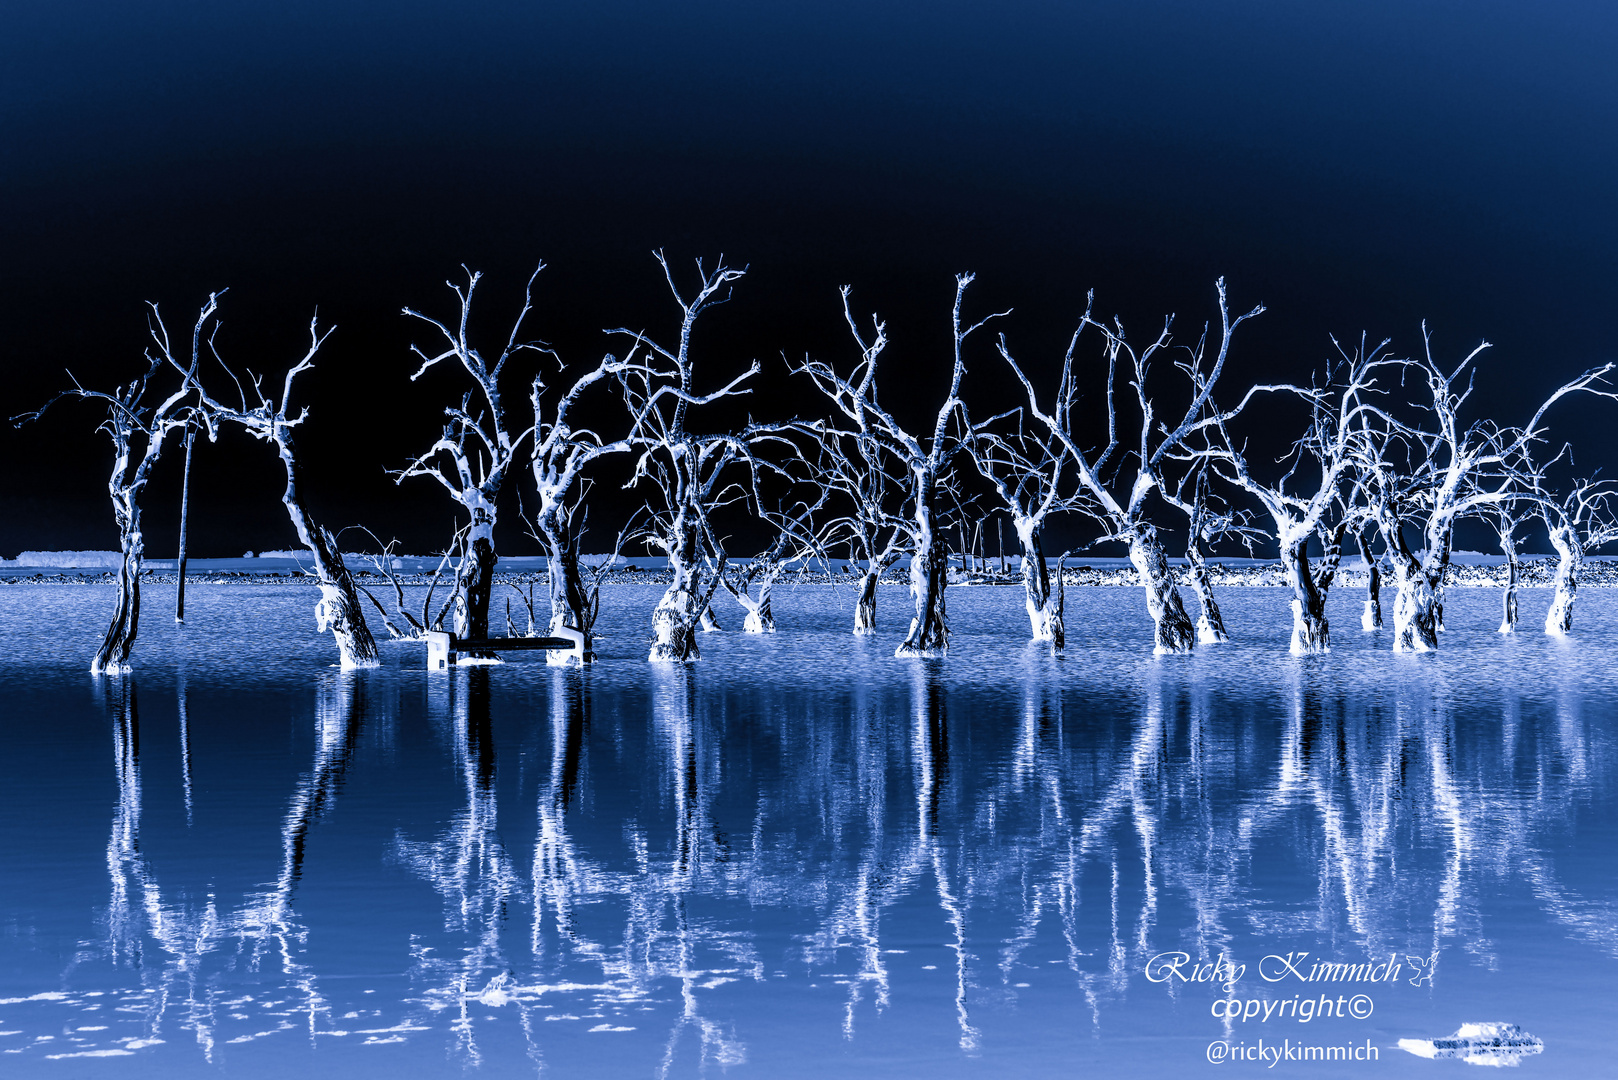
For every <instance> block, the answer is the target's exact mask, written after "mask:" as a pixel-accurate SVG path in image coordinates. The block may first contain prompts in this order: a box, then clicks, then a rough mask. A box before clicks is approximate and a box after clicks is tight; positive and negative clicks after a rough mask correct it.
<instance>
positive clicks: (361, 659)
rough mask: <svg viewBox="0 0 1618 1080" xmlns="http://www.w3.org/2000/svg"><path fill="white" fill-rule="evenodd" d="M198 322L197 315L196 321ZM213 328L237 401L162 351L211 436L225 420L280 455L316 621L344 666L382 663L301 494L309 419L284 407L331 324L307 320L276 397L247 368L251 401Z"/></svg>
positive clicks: (343, 571)
mask: <svg viewBox="0 0 1618 1080" xmlns="http://www.w3.org/2000/svg"><path fill="white" fill-rule="evenodd" d="M215 306H216V305H215V297H210V298H209V301H208V306H207V307H206V308H204V309H203V310H204V312H205V314H207V315H208V316H209V317H210V318H214V317H215V312H214V308H215ZM201 321H202V320H199V325H200V323H201ZM218 328H219V324H218V322H217V321H215V322H214V324H213V332H212V333H210V334H209V336H208V348H209V351H210V352H211V353H212V354H213V357H214V359H215V360H216V361H218V363H219V365H220V366H221V367H222V368H224V371H225V374H226V375H227V376H228V377H229V378H230V380H231V382H233V383H234V384H235V386H236V391H237V395H238V401H237V404H235V405H226V404H224V403H223V402H221V401H220V400H219V399H218V398H216V397H214V396H213V395H212V394H210V393H209V392H208V390H207V388H206V386H205V385H204V383H203V382H202V380H201V377H200V374H199V372H198V370H197V368H198V365H196V364H195V363H193V364H192V366H191V368H190V370H189V371H188V370H187V369H186V367H185V366H183V365H182V364H181V363H180V362H179V361H178V360H177V359H175V357H174V356H173V354H172V353H169V352H167V350H165V352H164V355H165V356H166V357H167V359H168V361H169V363H170V364H171V365H173V366H174V367H176V368H178V369H179V370H180V371H181V372H182V373H183V374H185V376H186V381H187V384H188V385H189V386H192V387H195V388H196V391H197V394H198V397H199V398H200V399H201V402H202V418H203V420H204V421H205V422H206V424H207V428H208V435H209V438H210V439H213V438H215V437H216V436H217V433H218V423H219V421H221V420H225V421H229V422H231V423H234V424H237V425H239V426H241V427H242V428H243V429H244V430H246V432H247V433H248V434H249V435H251V436H252V437H253V438H255V439H260V440H262V441H264V442H267V443H270V444H271V445H273V446H274V447H275V451H276V455H277V456H278V457H279V458H280V459H281V465H282V468H283V469H284V471H285V473H286V486H285V487H284V488H283V489H282V491H281V505H282V506H284V507H285V508H286V512H287V517H288V518H289V519H290V520H291V522H292V527H293V529H294V530H295V531H296V532H297V534H298V541H299V543H301V544H302V545H303V546H304V547H305V548H306V549H307V550H308V552H309V555H310V557H311V559H312V561H313V563H314V576H315V579H316V580H317V581H318V582H319V584H320V601H319V602H318V603H316V604H315V625H316V626H317V627H319V628H320V629H321V630H323V631H324V630H330V631H331V634H332V637H333V638H334V639H335V640H336V642H337V651H338V654H339V657H340V659H341V662H342V666H343V667H344V668H345V669H346V668H359V667H376V666H377V665H378V664H379V663H380V662H381V661H380V659H379V655H378V653H377V648H376V639H375V638H373V637H372V636H371V628H370V627H368V626H366V625H365V612H364V611H363V610H362V608H361V606H360V599H359V592H358V590H357V589H356V588H355V587H354V578H353V575H352V574H350V573H349V570H348V566H347V565H346V564H345V563H344V562H343V555H342V551H341V550H340V549H339V548H338V546H337V538H336V537H335V536H333V535H332V533H331V531H330V530H329V529H327V528H326V527H325V526H324V525H321V524H318V523H317V522H316V521H315V520H314V517H313V516H312V515H311V514H310V513H309V507H308V505H307V503H306V502H305V499H304V493H303V487H302V484H301V479H302V474H303V469H302V464H301V462H300V461H299V459H298V452H297V446H296V443H295V441H294V433H295V431H296V430H297V428H298V427H300V426H301V425H302V424H303V422H304V421H305V420H307V419H308V418H309V407H308V406H307V405H305V406H303V407H301V408H300V409H299V410H298V411H297V412H296V413H295V414H289V413H288V411H287V410H288V408H289V406H290V405H291V402H292V388H293V384H294V383H295V382H296V381H297V378H298V376H299V375H301V374H303V373H304V372H305V371H308V370H310V369H312V368H313V367H314V366H315V354H316V353H318V352H319V351H320V347H321V346H322V345H324V344H325V343H326V339H327V338H328V337H330V336H331V333H332V330H333V329H335V327H327V328H326V329H325V330H321V329H320V326H319V322H318V320H317V319H310V320H309V346H308V348H307V349H306V350H305V352H304V354H303V357H302V358H301V359H299V360H298V362H297V363H295V364H293V365H292V367H290V368H288V369H287V373H286V375H285V376H284V377H283V379H282V383H281V396H280V398H279V400H278V399H276V398H275V397H274V396H269V397H266V396H265V394H264V387H263V377H262V376H259V375H255V374H253V373H252V372H248V373H247V374H248V383H249V385H251V386H252V388H253V394H252V400H251V401H249V399H248V394H247V390H246V388H245V387H244V386H243V385H242V381H241V380H240V379H238V378H237V377H236V375H235V373H234V372H233V371H232V370H231V369H230V366H229V365H228V364H226V363H225V361H224V358H223V357H221V356H220V355H219V351H218V349H217V348H216V347H215V344H214V338H215V335H216V334H217V332H218ZM199 336H200V331H199Z"/></svg>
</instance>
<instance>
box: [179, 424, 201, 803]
mask: <svg viewBox="0 0 1618 1080" xmlns="http://www.w3.org/2000/svg"><path fill="white" fill-rule="evenodd" d="M196 441H197V429H196V425H194V424H187V425H186V428H185V470H184V473H183V474H182V476H181V479H180V557H179V559H178V560H177V561H176V563H175V566H176V568H177V569H178V570H179V585H178V586H177V587H176V589H175V593H174V621H175V622H177V623H183V622H185V521H186V517H187V514H188V511H189V510H190V508H191V507H190V502H191V446H192V444H194V443H195V442H196ZM187 810H188V811H189V804H188V805H187Z"/></svg>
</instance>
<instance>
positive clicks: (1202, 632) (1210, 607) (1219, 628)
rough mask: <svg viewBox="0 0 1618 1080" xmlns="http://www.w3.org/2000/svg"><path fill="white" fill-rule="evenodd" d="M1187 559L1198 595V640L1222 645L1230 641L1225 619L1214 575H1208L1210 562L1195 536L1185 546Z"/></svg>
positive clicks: (1193, 585)
mask: <svg viewBox="0 0 1618 1080" xmlns="http://www.w3.org/2000/svg"><path fill="white" fill-rule="evenodd" d="M1185 558H1186V561H1187V562H1188V563H1190V564H1191V585H1192V587H1193V588H1194V589H1195V591H1196V594H1197V605H1198V607H1200V608H1201V612H1200V613H1199V614H1198V615H1197V640H1198V641H1200V642H1201V643H1202V644H1204V645H1220V644H1223V643H1225V642H1227V641H1229V640H1230V635H1229V634H1228V633H1226V632H1225V618H1224V616H1223V615H1222V614H1220V611H1219V602H1218V601H1217V600H1215V599H1214V594H1213V575H1212V574H1210V573H1208V562H1207V560H1206V559H1205V558H1203V555H1202V545H1201V544H1199V543H1198V542H1197V538H1196V537H1195V536H1193V537H1191V539H1190V541H1189V542H1188V543H1187V544H1186V545H1185Z"/></svg>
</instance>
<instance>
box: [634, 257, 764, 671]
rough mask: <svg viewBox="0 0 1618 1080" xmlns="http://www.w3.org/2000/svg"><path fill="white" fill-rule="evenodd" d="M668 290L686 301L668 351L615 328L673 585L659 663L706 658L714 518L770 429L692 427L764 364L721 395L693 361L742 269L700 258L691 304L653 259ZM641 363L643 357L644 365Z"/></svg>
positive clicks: (642, 478)
mask: <svg viewBox="0 0 1618 1080" xmlns="http://www.w3.org/2000/svg"><path fill="white" fill-rule="evenodd" d="M655 255H656V258H657V262H658V265H659V266H661V267H662V268H663V276H664V278H665V280H666V281H667V282H668V286H669V291H670V292H671V293H672V294H673V296H674V301H675V303H676V304H677V305H679V308H680V313H681V319H680V329H679V335H678V337H677V339H676V341H675V343H674V344H673V345H672V346H668V347H665V346H662V345H659V344H657V343H656V342H654V341H652V340H651V339H650V338H648V337H647V336H646V335H645V334H644V333H643V332H638V331H630V330H626V329H622V328H620V329H617V330H613V331H609V332H610V333H615V334H627V335H629V336H631V337H632V338H633V339H634V345H633V347H632V348H631V349H630V351H629V353H628V355H627V357H626V360H625V363H626V364H627V365H628V366H627V367H626V368H625V370H623V371H622V372H621V373H619V375H618V381H619V385H620V386H621V387H622V389H623V394H624V400H625V402H626V403H627V405H628V407H629V412H630V416H631V426H630V435H629V442H630V445H631V447H632V448H633V449H634V450H635V451H636V452H637V454H638V456H637V458H636V462H635V471H634V476H633V478H632V479H631V481H630V485H632V486H640V485H646V486H649V488H650V489H651V492H652V493H653V498H652V499H649V500H648V503H647V505H648V508H649V510H650V513H651V520H650V523H649V524H648V526H647V527H646V528H645V529H644V530H642V535H643V536H644V537H645V539H646V541H647V543H648V544H650V545H651V546H653V547H655V548H658V549H660V550H662V552H663V553H664V555H665V556H667V558H668V560H669V569H670V570H672V571H673V581H671V582H670V584H669V587H668V590H667V591H666V592H665V593H664V594H663V598H662V599H661V600H660V601H658V604H657V608H656V609H655V610H654V611H653V612H652V648H651V653H650V655H649V656H648V657H647V659H649V660H651V661H654V662H669V661H673V662H685V661H690V660H697V659H700V658H701V655H702V654H701V651H700V650H699V649H698V648H697V639H696V631H697V627H698V625H699V624H700V623H701V621H702V616H703V613H704V612H705V611H707V609H708V605H709V603H710V601H712V599H713V594H714V590H716V589H717V588H718V587H719V581H720V573H721V570H722V568H723V566H724V562H725V553H724V551H723V550H722V549H721V548H720V547H719V545H718V541H717V539H716V533H715V531H714V529H713V528H712V526H711V522H710V520H709V515H710V514H711V513H713V511H715V510H716V509H718V508H719V507H721V506H723V505H725V504H726V503H728V502H731V501H734V500H735V499H737V498H740V497H742V496H743V495H745V490H746V489H744V488H742V487H739V486H738V485H737V484H736V483H735V482H734V481H733V480H732V479H731V473H732V471H733V469H734V468H736V467H738V466H740V467H744V468H754V467H757V459H756V458H755V457H754V456H753V454H752V442H753V441H754V440H756V439H761V438H765V437H768V436H767V434H766V429H764V428H760V427H754V426H749V428H748V429H747V430H746V431H744V432H742V433H741V434H740V435H730V434H721V435H700V434H696V433H694V432H692V431H691V430H690V429H689V428H688V427H687V420H688V414H689V412H690V410H691V409H692V408H700V407H701V406H704V405H709V404H712V403H713V402H716V401H720V400H722V399H724V398H727V397H733V396H736V395H739V394H745V393H747V392H748V391H747V390H746V389H744V388H743V387H742V386H741V384H742V383H743V382H745V381H746V380H747V379H749V378H751V377H752V376H753V375H755V374H757V373H758V370H759V367H758V364H757V363H754V364H752V365H751V366H749V367H748V369H747V370H746V371H745V372H743V373H742V374H741V375H738V376H737V377H736V378H734V379H732V380H730V382H728V383H726V384H725V385H724V386H722V387H720V388H719V389H718V390H715V391H712V392H711V393H708V394H702V395H699V394H697V393H695V391H694V386H695V363H694V360H693V358H692V356H691V331H692V327H693V326H694V325H695V323H696V320H697V316H698V315H700V314H701V313H702V312H703V311H705V310H707V309H708V308H710V307H712V306H714V305H715V304H721V303H724V302H725V301H726V300H728V299H729V298H730V287H731V283H732V282H734V281H736V280H737V279H738V278H740V277H742V275H743V274H745V273H746V271H745V270H737V269H734V268H732V267H728V266H726V265H725V263H724V259H723V257H721V259H720V260H719V262H718V264H717V265H716V266H715V267H714V268H713V269H712V270H709V269H707V268H706V267H705V266H704V265H703V263H702V261H701V260H698V261H697V278H698V286H697V289H696V291H695V292H694V293H693V294H692V295H691V297H690V298H689V299H687V298H686V297H685V296H684V295H682V294H681V292H680V289H679V286H677V285H676V284H675V282H674V274H673V272H672V271H671V270H670V269H669V265H668V260H667V259H665V258H664V257H663V253H662V252H661V251H659V252H656V253H655ZM643 357H644V359H642V358H643Z"/></svg>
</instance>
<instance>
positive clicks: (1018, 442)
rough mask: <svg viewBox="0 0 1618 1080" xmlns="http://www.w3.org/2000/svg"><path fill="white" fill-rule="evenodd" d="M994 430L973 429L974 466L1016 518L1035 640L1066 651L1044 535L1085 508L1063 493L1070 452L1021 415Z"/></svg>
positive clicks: (1077, 496) (1077, 495) (1079, 497)
mask: <svg viewBox="0 0 1618 1080" xmlns="http://www.w3.org/2000/svg"><path fill="white" fill-rule="evenodd" d="M1058 396H1060V395H1058ZM994 426H995V425H994V424H993V422H992V421H990V422H985V423H984V424H982V425H979V426H977V427H975V428H974V429H973V432H972V435H973V437H972V441H971V443H970V444H969V449H970V452H971V456H972V462H973V464H974V465H976V466H977V469H978V472H980V473H982V474H983V477H984V479H986V480H988V481H989V483H990V484H991V485H992V486H993V487H994V490H995V494H996V495H998V496H999V497H1000V502H1001V504H1002V505H1003V506H1004V507H1005V508H1006V512H1007V513H1009V514H1010V515H1011V525H1012V528H1013V530H1014V531H1015V532H1016V534H1017V543H1018V545H1019V546H1020V547H1021V548H1022V585H1023V607H1024V608H1025V609H1026V610H1027V612H1028V622H1029V627H1030V631H1031V633H1032V635H1033V639H1034V640H1035V641H1048V642H1050V643H1051V648H1053V649H1056V650H1061V649H1062V647H1063V646H1064V644H1065V643H1066V638H1067V634H1066V630H1065V628H1064V627H1063V624H1062V597H1063V593H1062V591H1061V589H1060V588H1057V589H1056V590H1052V588H1051V574H1050V569H1049V567H1047V566H1046V564H1045V547H1044V543H1043V534H1044V531H1045V526H1046V524H1047V523H1048V522H1049V521H1050V519H1051V518H1052V517H1053V516H1055V515H1056V514H1059V513H1062V512H1065V511H1069V510H1073V509H1075V508H1077V507H1079V506H1082V505H1083V504H1084V496H1083V494H1082V493H1081V492H1078V491H1066V490H1064V487H1065V484H1064V482H1063V481H1064V477H1063V473H1064V471H1065V470H1066V467H1067V460H1068V452H1067V447H1065V446H1064V445H1063V444H1062V442H1061V440H1059V439H1056V438H1054V437H1052V436H1051V434H1050V432H1049V430H1047V429H1045V428H1044V426H1043V425H1040V426H1039V428H1038V429H1037V430H1033V431H1030V430H1028V429H1027V428H1026V427H1025V426H1024V424H1023V422H1022V410H1020V409H1019V410H1017V412H1016V426H1015V427H1014V428H1013V429H1012V430H1009V431H1004V432H996V431H994V430H992V429H993V427H994Z"/></svg>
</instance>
